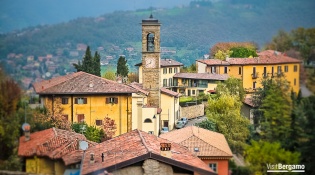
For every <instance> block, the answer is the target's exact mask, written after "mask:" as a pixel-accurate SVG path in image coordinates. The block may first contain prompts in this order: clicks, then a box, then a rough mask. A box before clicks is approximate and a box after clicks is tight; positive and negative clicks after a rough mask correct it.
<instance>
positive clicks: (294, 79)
mask: <svg viewBox="0 0 315 175" xmlns="http://www.w3.org/2000/svg"><path fill="white" fill-rule="evenodd" d="M295 85H296V78H294V86H295Z"/></svg>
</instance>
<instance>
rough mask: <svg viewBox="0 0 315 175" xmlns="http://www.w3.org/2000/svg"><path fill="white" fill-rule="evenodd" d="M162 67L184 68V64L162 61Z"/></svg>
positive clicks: (174, 61)
mask: <svg viewBox="0 0 315 175" xmlns="http://www.w3.org/2000/svg"><path fill="white" fill-rule="evenodd" d="M160 64H161V67H172V66H183V63H180V62H178V61H176V60H173V59H161V62H160Z"/></svg>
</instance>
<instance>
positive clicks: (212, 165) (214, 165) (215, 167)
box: [209, 163, 217, 172]
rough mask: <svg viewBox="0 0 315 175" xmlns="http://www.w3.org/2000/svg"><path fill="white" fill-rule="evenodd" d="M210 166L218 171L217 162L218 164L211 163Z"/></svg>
mask: <svg viewBox="0 0 315 175" xmlns="http://www.w3.org/2000/svg"><path fill="white" fill-rule="evenodd" d="M209 167H210V168H211V169H212V170H213V171H214V172H217V164H216V163H209Z"/></svg>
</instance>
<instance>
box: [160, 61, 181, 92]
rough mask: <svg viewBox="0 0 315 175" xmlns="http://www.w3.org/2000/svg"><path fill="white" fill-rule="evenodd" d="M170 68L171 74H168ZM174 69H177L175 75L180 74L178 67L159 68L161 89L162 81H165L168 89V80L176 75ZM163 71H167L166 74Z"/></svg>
mask: <svg viewBox="0 0 315 175" xmlns="http://www.w3.org/2000/svg"><path fill="white" fill-rule="evenodd" d="M170 68H171V69H172V73H169V70H170ZM174 68H177V73H179V72H180V66H173V67H161V68H160V75H161V87H163V80H164V79H167V86H166V87H169V86H170V84H169V79H170V78H172V79H173V77H174V75H175V74H176V73H174ZM164 69H167V71H166V74H165V73H164Z"/></svg>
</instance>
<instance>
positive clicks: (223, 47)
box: [210, 42, 258, 57]
mask: <svg viewBox="0 0 315 175" xmlns="http://www.w3.org/2000/svg"><path fill="white" fill-rule="evenodd" d="M237 47H243V48H247V49H250V50H254V51H256V50H257V49H258V46H257V44H255V43H253V42H220V43H216V44H215V45H213V46H212V47H211V48H210V55H211V57H214V56H215V54H216V53H218V51H222V52H225V53H226V52H228V51H230V50H231V49H232V48H237Z"/></svg>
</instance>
